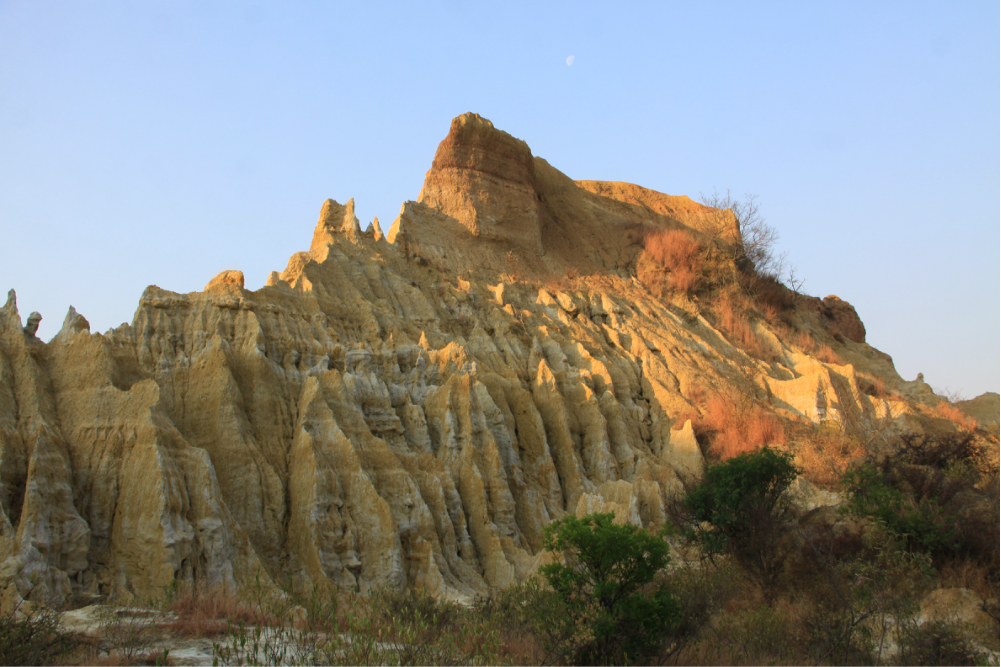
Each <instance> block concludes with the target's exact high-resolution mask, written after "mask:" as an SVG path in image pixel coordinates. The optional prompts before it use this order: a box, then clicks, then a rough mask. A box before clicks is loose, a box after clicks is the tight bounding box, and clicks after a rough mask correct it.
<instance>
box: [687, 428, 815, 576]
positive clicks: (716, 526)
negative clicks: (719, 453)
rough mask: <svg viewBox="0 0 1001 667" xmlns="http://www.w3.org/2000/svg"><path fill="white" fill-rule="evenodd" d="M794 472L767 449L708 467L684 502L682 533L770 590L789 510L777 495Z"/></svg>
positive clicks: (785, 457)
mask: <svg viewBox="0 0 1001 667" xmlns="http://www.w3.org/2000/svg"><path fill="white" fill-rule="evenodd" d="M797 474H798V470H797V468H796V466H795V465H793V463H792V456H791V455H790V454H788V453H785V452H779V451H777V450H775V449H772V448H770V447H765V448H763V449H760V450H758V451H756V452H750V453H747V454H742V455H740V456H735V457H734V458H732V459H729V460H728V461H724V462H723V463H719V464H717V465H711V466H709V467H708V468H707V469H706V474H705V478H704V479H703V481H702V482H701V483H700V484H699V485H698V486H697V487H696V488H695V489H693V490H692V491H691V492H690V493H688V494H687V496H686V497H685V500H684V506H685V509H686V510H687V512H688V513H689V517H690V519H689V524H690V527H689V530H688V537H689V538H690V539H693V540H695V541H696V542H698V543H699V544H701V546H702V547H703V548H704V549H705V550H706V552H708V553H709V554H710V555H713V554H718V553H726V554H729V555H732V556H733V557H734V558H735V559H736V560H737V561H738V562H739V563H740V564H741V565H742V566H743V567H744V568H745V569H746V570H747V571H748V572H749V573H750V574H751V575H752V576H753V577H754V578H755V579H756V580H757V581H758V582H759V584H760V585H761V586H762V588H763V589H764V590H765V591H766V592H767V591H769V590H771V588H772V587H773V586H774V584H775V581H776V579H777V577H778V574H779V572H780V571H781V568H782V565H783V562H784V560H785V554H784V552H783V550H782V549H781V548H780V545H779V540H780V538H781V537H782V534H783V529H784V524H785V520H786V515H787V512H788V509H789V508H788V504H787V502H786V500H785V497H784V495H783V494H784V493H785V490H786V489H787V488H789V485H790V484H792V482H793V480H795V479H796V475H797Z"/></svg>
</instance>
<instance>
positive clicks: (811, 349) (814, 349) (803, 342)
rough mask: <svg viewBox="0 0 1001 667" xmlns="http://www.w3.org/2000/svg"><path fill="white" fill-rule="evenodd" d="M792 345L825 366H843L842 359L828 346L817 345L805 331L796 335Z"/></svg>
mask: <svg viewBox="0 0 1001 667" xmlns="http://www.w3.org/2000/svg"><path fill="white" fill-rule="evenodd" d="M793 343H794V344H795V345H796V347H798V348H800V349H801V350H803V351H804V352H806V353H807V354H809V355H811V356H814V357H816V358H817V359H819V360H820V361H823V362H824V363H825V364H835V365H837V366H844V364H845V362H844V359H842V358H841V356H840V355H839V354H838V353H837V352H835V351H834V349H833V348H831V346H830V345H823V344H820V343H818V342H817V341H816V340H815V339H814V338H813V336H811V335H810V334H808V333H807V332H805V331H800V332H799V333H797V334H796V337H795V338H794V339H793Z"/></svg>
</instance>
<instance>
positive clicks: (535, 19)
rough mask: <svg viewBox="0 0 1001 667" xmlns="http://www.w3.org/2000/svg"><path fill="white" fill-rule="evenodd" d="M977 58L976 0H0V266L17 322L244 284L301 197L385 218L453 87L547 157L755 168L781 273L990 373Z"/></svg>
mask: <svg viewBox="0 0 1001 667" xmlns="http://www.w3.org/2000/svg"><path fill="white" fill-rule="evenodd" d="M361 5H364V6H361ZM570 55H574V56H575V60H574V64H573V65H572V66H568V65H567V63H566V58H567V57H568V56H570ZM999 80H1001V71H999V8H998V3H997V2H996V1H995V2H964V3H946V2H937V3H921V2H907V3H902V2H901V3H890V2H883V3H872V2H865V3H852V2H837V3H833V2H831V3H821V2H807V3H804V2H789V3H765V2H754V3H750V2H744V3H737V2H698V3H695V2H690V3H669V2H650V3H632V4H627V5H626V6H625V7H624V8H622V7H616V8H615V9H612V8H611V7H610V5H603V4H597V3H586V2H573V3H540V2H531V3H518V2H503V3H486V2H482V3H470V2H452V1H447V2H429V3H354V2H352V3H319V2H315V3H307V2H298V3H297V2H281V3H277V2H276V3H263V2H262V3H257V4H251V3H248V2H233V3H227V2H211V3H206V2H202V1H197V2H195V1H190V2H189V1H185V0H170V1H169V2H158V1H156V0H149V1H144V2H88V3H80V2H46V1H44V0H0V288H2V289H3V290H6V289H8V288H10V287H13V288H14V289H16V290H17V293H18V303H19V308H20V310H21V313H22V317H26V316H27V314H28V313H29V312H31V311H33V310H38V311H40V312H41V313H42V315H43V316H44V318H45V319H44V320H43V322H42V326H41V328H40V335H41V336H42V337H43V338H44V339H48V338H49V337H51V336H52V335H54V334H55V333H56V331H58V329H59V326H60V324H61V322H62V319H63V317H64V315H65V313H66V310H67V308H68V307H69V305H70V304H72V305H73V306H75V307H76V308H77V310H79V311H80V312H81V313H83V314H84V315H85V316H86V317H87V318H88V319H89V320H90V321H91V325H92V330H94V331H104V330H106V329H108V328H109V327H113V326H117V325H118V324H120V323H121V322H124V321H131V319H132V315H133V312H134V310H135V308H136V305H137V303H138V298H139V296H140V294H141V293H142V290H143V289H144V288H145V287H146V285H148V284H156V285H159V286H160V287H162V288H165V289H170V290H174V291H178V292H187V291H192V290H199V289H202V287H203V286H204V285H205V283H207V282H208V281H209V279H211V278H212V277H213V276H214V275H215V274H216V273H218V272H219V271H221V270H223V269H228V268H235V269H240V270H242V271H243V272H244V273H245V274H246V277H247V283H248V287H250V288H251V289H256V288H257V287H260V286H261V285H262V284H263V282H264V280H265V278H266V276H267V273H268V272H269V271H271V270H281V269H283V268H284V266H285V263H286V261H287V259H288V257H289V255H291V254H292V253H293V252H296V251H298V250H303V249H306V248H307V247H308V245H309V240H310V237H311V232H312V228H313V225H314V224H315V221H316V217H317V215H318V213H319V209H320V205H321V204H322V202H323V200H324V199H325V198H327V197H332V198H334V199H337V200H338V201H341V202H343V201H345V200H347V199H348V198H350V197H354V198H355V201H356V204H357V212H358V215H359V218H361V219H362V220H363V223H367V222H368V221H370V220H371V218H372V216H373V215H378V216H379V219H380V221H382V222H383V228H384V229H386V228H388V225H389V223H390V222H392V220H393V218H394V217H395V216H396V213H397V212H398V211H399V208H400V204H401V203H402V202H403V201H405V200H408V199H416V197H417V194H418V192H419V191H420V187H421V183H422V182H423V179H424V172H425V171H426V170H427V169H428V168H429V167H430V164H431V159H432V157H433V156H434V151H435V148H436V147H437V145H438V142H439V141H441V139H442V138H443V137H444V136H445V134H446V133H447V131H448V127H449V122H450V120H451V118H452V117H453V116H456V115H458V114H460V113H463V112H465V111H475V112H477V113H480V114H481V115H483V116H485V117H486V118H489V119H491V120H492V121H493V122H494V124H495V125H496V126H497V127H499V128H500V129H503V130H505V131H507V132H509V133H511V134H512V135H514V136H516V137H519V138H521V139H524V140H525V141H526V142H528V144H529V146H531V148H532V151H533V153H534V154H535V155H539V156H542V157H544V158H546V159H547V160H548V161H549V162H550V163H551V164H552V165H553V166H555V167H556V168H558V169H560V170H561V171H563V172H564V173H566V174H567V175H569V176H570V177H572V178H575V179H604V180H622V181H630V182H634V183H638V184H640V185H643V186H645V187H649V188H653V189H656V190H660V191H662V192H667V193H670V194H687V195H689V196H691V197H693V198H695V199H698V197H699V194H700V193H709V192H711V191H712V190H713V189H714V188H717V189H719V190H726V189H730V190H731V191H732V192H733V193H734V194H737V195H739V196H742V195H743V194H745V193H753V194H756V195H757V196H758V201H759V203H760V205H761V211H762V213H763V214H764V216H765V217H766V218H767V220H768V221H769V223H770V224H771V225H773V226H774V227H776V228H777V229H778V230H779V233H780V234H781V240H780V245H781V248H782V249H783V250H786V251H788V252H789V257H790V260H791V261H792V262H793V263H794V264H795V265H796V266H797V267H798V270H799V274H800V276H801V277H803V278H805V280H806V284H805V286H804V288H805V290H806V291H808V292H810V293H811V294H816V295H819V296H826V295H827V294H837V295H839V296H840V297H842V298H843V299H846V300H848V301H850V302H851V303H852V304H854V305H855V306H856V308H857V309H858V312H859V314H860V315H861V316H862V319H863V321H864V322H865V324H866V327H867V330H868V332H869V342H870V343H871V344H873V345H874V346H876V347H878V348H879V349H881V350H883V351H885V352H887V353H889V354H891V355H892V356H893V358H894V360H895V362H896V365H897V369H898V371H899V372H900V373H901V374H902V375H903V376H904V377H905V378H907V379H913V378H914V376H915V375H916V374H917V373H918V372H919V371H921V372H924V374H925V378H926V380H927V381H928V382H929V383H931V384H932V386H934V387H936V388H940V389H944V388H949V389H950V390H952V391H956V392H960V393H961V394H963V395H965V396H966V397H972V396H974V395H977V394H979V393H981V392H983V391H998V389H999V376H1001V357H999V348H1001V343H999V338H1001V334H999V328H1001V327H999V322H1001V309H999V303H1001V290H999V284H1001V279H999V277H1001V261H999V258H1001V232H999V229H1001V224H999V221H1001V204H999V201H1001V186H999V183H1001V169H999V165H1001V160H999V146H1001V134H999V119H1001V108H999V95H1001V84H999Z"/></svg>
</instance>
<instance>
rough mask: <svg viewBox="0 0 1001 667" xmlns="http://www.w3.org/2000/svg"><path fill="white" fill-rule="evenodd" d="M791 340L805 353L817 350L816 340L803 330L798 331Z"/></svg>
mask: <svg viewBox="0 0 1001 667" xmlns="http://www.w3.org/2000/svg"><path fill="white" fill-rule="evenodd" d="M792 342H793V344H795V345H796V347H798V348H799V349H801V350H803V351H804V352H806V353H807V354H813V353H815V352H816V351H817V341H815V340H813V336H811V335H810V334H808V333H807V332H805V331H800V332H798V333H797V334H796V337H795V338H794V339H793V341H792Z"/></svg>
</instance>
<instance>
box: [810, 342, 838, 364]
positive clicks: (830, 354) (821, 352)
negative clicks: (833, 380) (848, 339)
mask: <svg viewBox="0 0 1001 667" xmlns="http://www.w3.org/2000/svg"><path fill="white" fill-rule="evenodd" d="M814 356H815V357H817V359H820V360H821V361H823V362H824V363H825V364H835V365H837V366H844V365H845V361H844V359H842V358H841V355H839V354H838V353H837V352H835V351H834V350H833V349H831V346H830V345H821V346H819V347H818V348H817V351H816V353H814Z"/></svg>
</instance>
